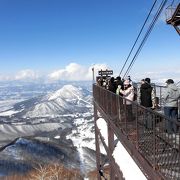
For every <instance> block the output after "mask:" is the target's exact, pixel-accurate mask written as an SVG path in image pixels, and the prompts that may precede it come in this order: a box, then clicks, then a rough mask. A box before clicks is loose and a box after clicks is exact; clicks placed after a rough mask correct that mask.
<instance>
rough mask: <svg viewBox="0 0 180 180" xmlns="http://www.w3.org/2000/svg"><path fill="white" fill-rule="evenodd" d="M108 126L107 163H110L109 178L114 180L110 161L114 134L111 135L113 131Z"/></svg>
mask: <svg viewBox="0 0 180 180" xmlns="http://www.w3.org/2000/svg"><path fill="white" fill-rule="evenodd" d="M107 124H108V147H109V153H108V156H109V161H110V163H109V164H110V177H111V179H112V180H114V179H115V171H114V169H113V167H112V166H111V165H112V164H113V162H111V161H112V154H113V151H114V133H113V130H112V128H111V126H110V124H109V123H107Z"/></svg>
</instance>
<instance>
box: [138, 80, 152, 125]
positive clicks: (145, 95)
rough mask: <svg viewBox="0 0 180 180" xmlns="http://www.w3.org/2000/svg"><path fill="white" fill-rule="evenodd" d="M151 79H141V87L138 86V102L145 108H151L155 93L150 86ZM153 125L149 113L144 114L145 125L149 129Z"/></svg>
mask: <svg viewBox="0 0 180 180" xmlns="http://www.w3.org/2000/svg"><path fill="white" fill-rule="evenodd" d="M150 83H151V79H150V78H145V79H144V80H143V79H142V80H141V87H140V104H141V105H142V106H144V107H146V108H153V107H154V105H153V104H154V103H153V101H154V99H155V93H154V90H153V87H152V86H151V84H150ZM152 126H153V124H152V118H151V116H150V114H149V113H147V114H146V118H145V127H146V128H149V129H151V128H152Z"/></svg>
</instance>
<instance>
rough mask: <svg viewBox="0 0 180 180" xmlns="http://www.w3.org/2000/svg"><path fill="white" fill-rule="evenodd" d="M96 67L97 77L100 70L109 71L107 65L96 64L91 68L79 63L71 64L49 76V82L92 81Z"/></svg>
mask: <svg viewBox="0 0 180 180" xmlns="http://www.w3.org/2000/svg"><path fill="white" fill-rule="evenodd" d="M93 67H94V70H95V71H94V72H95V76H96V75H97V71H98V70H101V69H103V70H105V69H107V65H106V64H94V65H91V66H89V67H86V66H82V65H80V64H77V63H70V64H69V65H67V66H66V67H65V68H64V69H59V70H56V71H54V72H52V73H50V74H49V75H48V78H49V80H67V81H80V80H92V68H93Z"/></svg>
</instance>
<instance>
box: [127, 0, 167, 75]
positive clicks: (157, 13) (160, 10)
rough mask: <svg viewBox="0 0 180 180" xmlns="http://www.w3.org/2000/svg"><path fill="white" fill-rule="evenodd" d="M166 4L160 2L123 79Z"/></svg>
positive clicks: (165, 0) (165, 1)
mask: <svg viewBox="0 0 180 180" xmlns="http://www.w3.org/2000/svg"><path fill="white" fill-rule="evenodd" d="M166 3H167V0H164V1H162V2H161V4H160V6H159V8H158V11H157V12H156V14H155V16H154V18H153V20H152V22H151V24H150V26H149V28H148V30H147V32H146V34H145V36H144V38H143V40H142V42H141V44H140V46H139V48H138V49H137V51H136V53H135V55H134V57H133V59H132V61H131V63H130V65H129V66H128V68H127V70H126V72H125V74H124V76H123V78H124V77H125V76H126V75H127V74H128V73H129V71H130V70H131V68H132V66H133V64H134V62H135V60H136V59H137V56H138V55H139V53H140V51H141V49H142V47H143V46H144V44H145V42H146V41H147V38H148V37H149V35H150V33H151V32H152V29H153V27H154V25H155V23H156V21H157V20H158V17H159V16H160V14H161V12H162V10H163V8H164V6H165V5H166Z"/></svg>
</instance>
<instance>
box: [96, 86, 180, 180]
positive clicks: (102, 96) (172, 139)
mask: <svg viewBox="0 0 180 180" xmlns="http://www.w3.org/2000/svg"><path fill="white" fill-rule="evenodd" d="M162 88H164V87H162ZM162 88H160V89H159V90H158V92H157V91H156V93H159V95H160V96H159V97H160V103H161V101H162V98H161V97H162V91H163V89H162ZM93 97H94V104H95V106H96V107H97V110H98V111H99V112H100V114H101V115H102V117H103V118H104V119H105V120H106V121H107V122H108V124H111V127H112V129H113V131H114V133H115V135H116V136H117V137H118V139H119V140H120V141H121V143H122V144H123V145H124V147H125V148H126V149H127V151H128V152H129V153H130V154H131V156H132V158H133V159H134V160H135V161H136V162H137V164H138V165H139V166H140V168H141V169H142V171H143V172H144V174H145V175H146V177H147V178H148V179H174V180H178V179H180V139H179V136H180V131H179V130H180V128H179V126H180V123H179V122H178V121H175V120H173V119H168V118H167V117H165V116H164V115H163V114H161V113H158V112H156V111H153V110H151V109H147V108H145V107H143V106H140V105H139V104H138V103H137V102H134V101H133V102H131V104H130V105H127V101H128V100H127V99H124V98H123V97H121V96H118V95H116V94H114V93H112V92H110V91H108V90H106V89H104V88H103V87H101V86H98V85H96V84H94V85H93ZM162 102H163V101H162ZM168 122H172V123H174V125H176V126H177V128H178V129H179V130H178V132H177V133H176V134H168V133H167V132H166V127H167V123H168Z"/></svg>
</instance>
